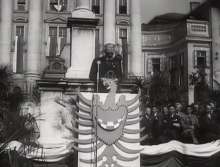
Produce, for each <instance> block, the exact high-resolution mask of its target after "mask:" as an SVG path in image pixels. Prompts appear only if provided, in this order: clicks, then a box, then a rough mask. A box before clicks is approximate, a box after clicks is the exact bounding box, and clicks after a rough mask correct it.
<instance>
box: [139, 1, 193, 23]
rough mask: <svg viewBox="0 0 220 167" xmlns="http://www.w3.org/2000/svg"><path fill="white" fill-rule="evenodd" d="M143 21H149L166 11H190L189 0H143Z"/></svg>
mask: <svg viewBox="0 0 220 167" xmlns="http://www.w3.org/2000/svg"><path fill="white" fill-rule="evenodd" d="M141 1H142V2H141V3H142V4H141V5H142V11H141V12H142V22H144V23H147V22H149V21H150V20H151V19H152V18H154V17H155V16H157V15H161V14H165V13H188V12H189V8H190V7H189V0H141Z"/></svg>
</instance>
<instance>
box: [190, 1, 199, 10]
mask: <svg viewBox="0 0 220 167" xmlns="http://www.w3.org/2000/svg"><path fill="white" fill-rule="evenodd" d="M199 5H200V2H190V10H191V11H193V10H194V9H196V8H197V7H198V6H199Z"/></svg>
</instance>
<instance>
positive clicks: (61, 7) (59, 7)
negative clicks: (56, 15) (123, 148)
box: [49, 0, 67, 12]
mask: <svg viewBox="0 0 220 167" xmlns="http://www.w3.org/2000/svg"><path fill="white" fill-rule="evenodd" d="M49 9H50V10H51V11H56V12H62V11H66V10H67V0H49Z"/></svg>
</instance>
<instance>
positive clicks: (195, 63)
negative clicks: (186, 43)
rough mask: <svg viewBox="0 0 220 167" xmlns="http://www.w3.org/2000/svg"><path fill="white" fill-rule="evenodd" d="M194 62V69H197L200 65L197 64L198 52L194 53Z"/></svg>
mask: <svg viewBox="0 0 220 167" xmlns="http://www.w3.org/2000/svg"><path fill="white" fill-rule="evenodd" d="M193 60H194V67H197V66H198V64H197V51H196V50H194V51H193Z"/></svg>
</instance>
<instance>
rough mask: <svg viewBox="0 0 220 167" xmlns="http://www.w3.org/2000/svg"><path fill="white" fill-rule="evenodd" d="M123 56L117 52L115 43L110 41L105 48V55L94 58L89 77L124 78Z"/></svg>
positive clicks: (93, 79) (96, 78) (92, 78)
mask: <svg viewBox="0 0 220 167" xmlns="http://www.w3.org/2000/svg"><path fill="white" fill-rule="evenodd" d="M121 63H122V57H121V55H118V54H117V55H116V54H115V45H114V44H111V43H108V44H106V45H105V48H104V55H103V56H102V57H97V58H95V59H94V60H93V63H92V66H91V70H90V74H89V78H90V80H92V81H99V80H100V79H102V78H110V79H117V80H118V81H120V80H121V79H122V66H121ZM100 86H101V85H100Z"/></svg>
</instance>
